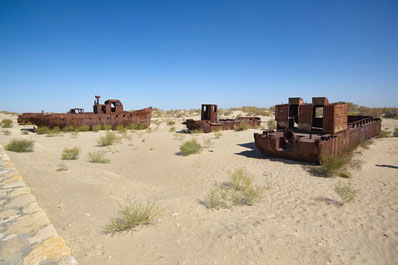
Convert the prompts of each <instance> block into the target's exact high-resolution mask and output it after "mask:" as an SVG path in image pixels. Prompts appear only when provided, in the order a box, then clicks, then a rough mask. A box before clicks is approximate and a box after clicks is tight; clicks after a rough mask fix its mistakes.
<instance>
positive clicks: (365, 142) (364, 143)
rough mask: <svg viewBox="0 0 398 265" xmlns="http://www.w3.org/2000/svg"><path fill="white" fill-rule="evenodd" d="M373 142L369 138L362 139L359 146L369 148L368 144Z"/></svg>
mask: <svg viewBox="0 0 398 265" xmlns="http://www.w3.org/2000/svg"><path fill="white" fill-rule="evenodd" d="M372 143H373V141H372V140H371V139H367V140H365V141H363V142H362V143H361V144H360V145H359V146H360V147H362V148H363V149H369V146H370V145H371V144H372Z"/></svg>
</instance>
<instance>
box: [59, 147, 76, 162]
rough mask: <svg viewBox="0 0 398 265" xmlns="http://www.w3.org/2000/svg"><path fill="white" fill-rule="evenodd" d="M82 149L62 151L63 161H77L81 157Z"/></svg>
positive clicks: (74, 148)
mask: <svg viewBox="0 0 398 265" xmlns="http://www.w3.org/2000/svg"><path fill="white" fill-rule="evenodd" d="M79 154H80V148H78V147H73V148H64V151H62V160H76V159H77V158H78V157H79Z"/></svg>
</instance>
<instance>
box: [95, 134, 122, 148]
mask: <svg viewBox="0 0 398 265" xmlns="http://www.w3.org/2000/svg"><path fill="white" fill-rule="evenodd" d="M120 140H121V139H120V137H119V136H117V135H116V134H115V133H114V132H106V134H105V135H104V136H102V137H100V138H98V139H97V143H98V144H99V145H100V146H108V145H112V144H114V143H116V142H120Z"/></svg>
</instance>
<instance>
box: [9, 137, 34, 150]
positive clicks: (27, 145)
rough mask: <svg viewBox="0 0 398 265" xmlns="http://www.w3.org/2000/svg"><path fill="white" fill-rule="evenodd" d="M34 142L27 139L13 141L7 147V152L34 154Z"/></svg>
mask: <svg viewBox="0 0 398 265" xmlns="http://www.w3.org/2000/svg"><path fill="white" fill-rule="evenodd" d="M33 144H34V141H33V140H27V139H13V140H11V141H10V142H9V143H8V144H7V145H6V150H8V151H12V152H18V153H21V152H32V151H33Z"/></svg>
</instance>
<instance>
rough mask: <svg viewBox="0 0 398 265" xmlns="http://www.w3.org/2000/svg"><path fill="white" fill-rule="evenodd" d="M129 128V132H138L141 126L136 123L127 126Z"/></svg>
mask: <svg viewBox="0 0 398 265" xmlns="http://www.w3.org/2000/svg"><path fill="white" fill-rule="evenodd" d="M127 128H128V129H129V130H138V129H139V126H138V124H136V123H131V124H129V125H128V126H127Z"/></svg>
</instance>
